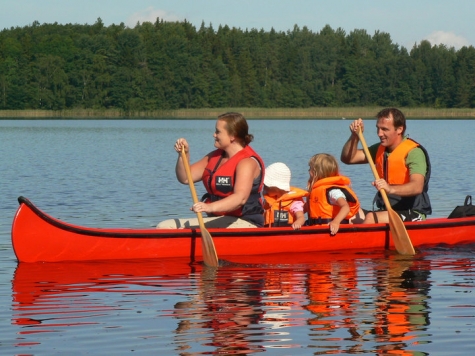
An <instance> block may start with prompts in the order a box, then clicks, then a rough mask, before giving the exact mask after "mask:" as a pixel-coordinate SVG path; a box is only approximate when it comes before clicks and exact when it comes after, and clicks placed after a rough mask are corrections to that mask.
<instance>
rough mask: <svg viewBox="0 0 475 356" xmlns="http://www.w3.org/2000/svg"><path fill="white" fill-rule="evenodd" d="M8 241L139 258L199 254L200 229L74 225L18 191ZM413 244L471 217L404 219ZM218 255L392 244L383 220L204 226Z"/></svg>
mask: <svg viewBox="0 0 475 356" xmlns="http://www.w3.org/2000/svg"><path fill="white" fill-rule="evenodd" d="M18 201H19V203H20V207H19V208H18V210H17V212H16V214H15V217H14V220H13V226H12V244H13V249H14V251H15V255H16V257H17V259H18V261H19V262H57V261H88V260H112V259H144V258H176V257H185V258H190V260H191V261H195V260H199V259H201V258H202V255H201V239H200V230H199V229H166V230H165V229H125V228H113V229H110V228H107V229H105V228H91V227H82V226H76V225H73V224H69V223H65V222H63V221H60V220H58V219H55V218H53V217H51V216H49V215H48V214H46V213H44V212H43V211H41V210H40V209H38V208H37V207H36V206H35V205H33V203H31V202H30V201H29V200H28V199H26V198H24V197H19V198H18ZM405 226H406V229H407V232H408V234H409V236H410V238H411V241H412V244H413V246H414V247H415V248H416V247H421V246H425V245H427V246H428V245H438V244H449V245H452V244H463V243H472V242H475V217H470V218H458V219H447V218H433V219H427V220H426V221H424V222H414V223H411V222H410V223H406V224H405ZM208 231H209V233H210V234H211V236H212V237H213V241H214V244H215V247H216V251H217V254H218V257H219V258H220V259H226V260H230V261H233V262H242V261H246V259H247V257H249V256H255V255H269V254H279V253H287V254H291V253H309V252H322V251H333V252H335V251H351V250H353V251H354V250H360V251H364V250H366V251H378V250H379V251H381V250H389V249H392V250H394V245H393V242H392V239H391V238H390V235H391V234H390V232H389V225H388V224H374V225H373V224H372V225H342V226H340V230H339V232H338V234H337V235H336V236H331V235H330V234H329V231H328V227H327V226H305V227H303V228H302V229H301V230H296V231H294V230H292V228H289V227H285V228H282V227H281V228H256V229H231V228H230V229H212V228H210V229H208Z"/></svg>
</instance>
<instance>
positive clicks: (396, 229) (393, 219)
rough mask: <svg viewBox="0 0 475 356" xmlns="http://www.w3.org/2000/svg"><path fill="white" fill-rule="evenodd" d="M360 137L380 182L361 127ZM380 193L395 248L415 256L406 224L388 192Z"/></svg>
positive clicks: (375, 175) (376, 177)
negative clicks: (394, 206)
mask: <svg viewBox="0 0 475 356" xmlns="http://www.w3.org/2000/svg"><path fill="white" fill-rule="evenodd" d="M358 137H359V138H360V141H361V144H362V145H363V150H364V153H365V155H366V159H367V160H368V163H369V165H370V166H371V170H372V171H373V175H374V178H375V179H376V180H378V179H379V175H378V171H377V170H376V166H375V165H374V162H373V158H372V157H371V154H370V153H369V149H368V145H367V144H366V140H365V139H364V136H363V132H362V131H361V127H360V128H359V131H358ZM380 193H381V196H382V198H383V201H384V205H385V206H386V210H387V211H388V217H389V229H390V231H391V236H392V237H393V241H394V246H396V250H397V252H399V253H400V254H401V255H415V254H416V251H415V250H414V247H413V246H412V242H411V238H410V237H409V234H408V233H407V230H406V227H405V226H404V222H403V221H402V220H401V217H400V216H399V215H398V213H396V212H395V211H394V210H393V208H392V207H391V204H390V203H389V199H388V195H387V194H386V191H385V190H384V189H381V190H380Z"/></svg>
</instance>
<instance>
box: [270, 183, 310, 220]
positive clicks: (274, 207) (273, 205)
mask: <svg viewBox="0 0 475 356" xmlns="http://www.w3.org/2000/svg"><path fill="white" fill-rule="evenodd" d="M306 196H308V192H307V191H306V190H303V189H300V188H297V187H290V191H289V192H287V193H285V194H283V195H282V196H281V197H280V198H278V199H274V198H272V197H270V196H268V195H266V194H264V199H265V202H264V226H287V225H292V224H293V222H294V221H295V217H294V214H291V213H290V207H291V206H292V203H293V202H295V201H302V202H303V201H304V200H303V198H304V197H306Z"/></svg>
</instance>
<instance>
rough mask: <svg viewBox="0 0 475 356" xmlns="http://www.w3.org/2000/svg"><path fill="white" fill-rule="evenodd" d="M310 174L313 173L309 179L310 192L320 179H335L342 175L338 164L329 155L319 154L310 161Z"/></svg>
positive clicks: (308, 188) (308, 187)
mask: <svg viewBox="0 0 475 356" xmlns="http://www.w3.org/2000/svg"><path fill="white" fill-rule="evenodd" d="M308 166H309V167H310V169H309V173H310V172H311V173H313V174H312V175H313V177H312V175H311V176H310V177H309V179H308V184H307V190H308V191H309V192H310V191H311V190H312V187H313V185H314V184H315V182H316V181H317V180H319V179H323V178H328V177H335V176H337V175H339V174H340V169H339V168H338V162H337V160H336V159H335V157H333V156H332V155H330V154H328V153H317V154H316V155H313V156H312V158H310V160H309V161H308Z"/></svg>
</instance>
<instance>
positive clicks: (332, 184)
mask: <svg viewBox="0 0 475 356" xmlns="http://www.w3.org/2000/svg"><path fill="white" fill-rule="evenodd" d="M350 184H351V181H350V179H349V178H348V177H345V176H336V177H328V178H323V179H319V180H318V181H316V182H315V183H314V184H313V187H312V191H311V192H310V197H309V199H308V209H309V211H308V217H309V220H311V219H324V221H328V220H332V219H333V218H334V217H335V216H336V215H337V214H338V212H339V211H340V207H339V206H337V205H331V204H330V199H329V197H328V192H329V191H330V190H332V189H334V188H338V189H340V190H341V191H342V192H343V194H345V197H346V201H347V202H348V205H349V206H350V212H349V213H348V215H347V216H346V218H345V219H350V218H351V217H353V216H355V215H356V213H357V212H358V210H359V208H360V202H359V200H358V197H357V196H356V194H355V192H353V190H352V189H351V188H350Z"/></svg>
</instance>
